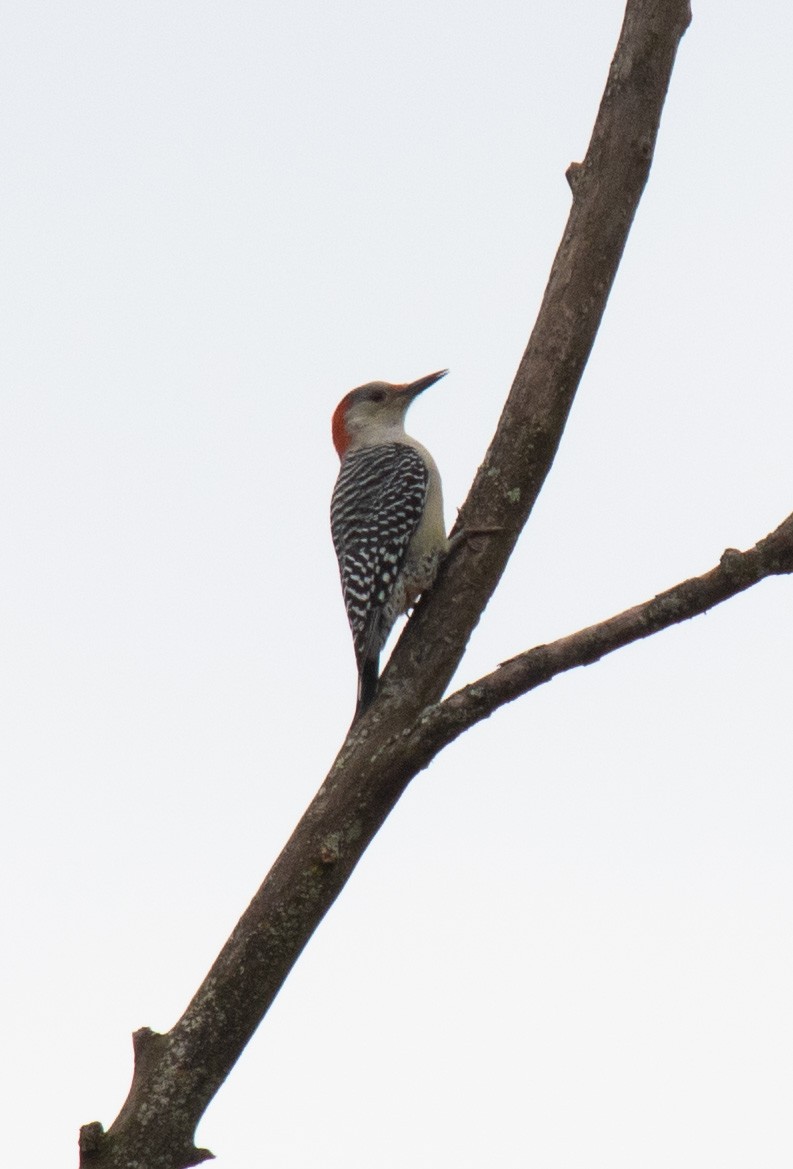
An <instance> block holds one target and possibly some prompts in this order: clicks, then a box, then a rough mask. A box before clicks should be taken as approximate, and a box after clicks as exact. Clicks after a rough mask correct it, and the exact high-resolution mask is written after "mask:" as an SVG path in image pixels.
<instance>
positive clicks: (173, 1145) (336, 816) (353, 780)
mask: <svg viewBox="0 0 793 1169" xmlns="http://www.w3.org/2000/svg"><path fill="white" fill-rule="evenodd" d="M689 19H690V11H689V6H688V0H628V4H627V9H626V14H625V21H624V24H623V28H622V32H621V35H620V39H619V43H618V46H617V51H616V55H615V57H614V61H613V63H612V66H611V70H610V73H609V78H608V82H607V85H606V90H605V93H604V96H603V100H602V102H601V106H600V110H599V112H598V116H597V120H596V123H595V127H594V131H593V135H592V140H591V142H590V146H589V149H588V151H587V154H586V157H585V159H584V161H583V163H582V164H580V165H576V166H574V167H573V168H571V170H570V172H569V175H568V178H569V181H570V185H571V188H572V191H573V207H572V210H571V213H570V218H569V221H568V224H567V227H566V229H565V232H564V236H563V238H562V242H561V244H560V247H559V250H558V253H557V256H556V259H555V261H554V264H553V268H552V271H551V275H550V279H549V282H548V287H547V290H546V293H545V297H544V299H543V303H542V307H541V309H540V314H539V317H538V320H537V324H536V326H535V328H534V331H533V333H532V336H531V339H530V341H529V345H528V348H527V350H526V353H525V354H524V357H523V360H522V361H521V363H520V367H519V369H518V372H517V375H516V377H515V382H514V384H513V387H512V390H511V392H510V395H509V398H508V401H507V404H506V407H505V410H504V414H503V416H502V419H501V422H500V424H499V427H498V430H497V432H496V435H495V438H494V439H493V442H492V444H491V447H490V450H489V451H488V453H487V456H486V458H485V462H484V463H483V465H482V467H481V468H480V470H479V472H478V474H477V477H476V480H475V482H474V485H473V487H472V490H471V493H470V495H469V497H468V500H467V502H466V504H465V505H464V507H463V509H462V512H461V516H460V522H461V524H462V525H463V526H464V527H466V528H468V529H469V530H470V529H477V528H479V529H481V528H491V529H493V528H495V529H498V532H497V533H496V534H494V535H491V536H489V537H486V538H484V539H483V540H475V541H467V542H465V543H464V544H463V546H462V548H461V550H460V551H459V553H457V554H456V555H455V556H454V557H453V558H451V563H450V564H449V565H448V567H447V569H446V571H445V572H444V573H443V574H442V575H441V578H440V579H439V581H438V582H437V583H436V585H435V587H434V588H433V590H432V591H431V593H430V594H429V595H428V597H427V598H426V601H424V602H422V604H421V605H420V606H419V607H418V609H417V611H416V613H415V614H414V616H413V617H412V618H411V620H410V621H409V622H408V626H407V629H406V632H405V635H404V636H403V637H402V638H401V640H400V642H399V645H398V646H397V649H396V651H395V653H394V655H393V656H392V661H391V663H390V664H389V668H388V670H387V672H386V676H385V678H384V681H383V685H382V686H381V693H380V694H379V696H378V699H377V700H376V702H375V703H374V704H373V706H372V707H371V709H370V710H369V711H368V713H367V715H366V716H365V717H364V718H363V719H361V720H360V722H359V723H357V724H356V726H355V729H354V731H353V732H352V733H351V734H350V736H349V737H348V739H347V741H346V743H345V744H344V746H343V747H342V750H341V752H340V754H339V756H338V758H337V760H336V762H335V763H334V765H333V768H332V769H331V772H330V774H329V775H328V777H327V779H326V780H325V782H324V784H323V785H322V787H321V788H320V791H319V792H318V794H317V796H316V797H315V799H314V800H313V802H312V803H311V805H310V807H309V808H308V810H307V811H306V813H305V815H304V816H303V818H302V820H301V821H300V823H299V825H298V826H297V828H296V830H295V832H294V833H293V835H292V837H291V839H290V840H289V842H288V843H287V845H286V847H285V848H284V850H283V852H282V853H281V855H280V856H279V858H278V859H277V861H276V862H275V864H274V865H273V867H272V869H271V871H270V873H269V874H268V876H267V878H266V879H265V881H264V883H263V885H262V887H261V888H260V889H259V891H258V892H257V894H256V896H255V897H254V898H253V901H252V902H251V904H250V906H249V907H248V909H247V910H246V912H245V913H244V914H243V916H242V918H241V919H240V921H239V922H238V924H237V926H236V928H235V929H234V932H233V933H232V935H231V937H230V938H229V941H228V942H227V944H226V945H225V946H224V948H223V950H222V951H221V953H220V955H219V956H218V958H217V960H216V962H215V964H214V965H213V967H212V969H211V970H210V972H209V974H208V975H207V978H206V979H205V981H204V983H203V984H202V986H201V987H200V988H199V990H198V992H197V993H196V995H195V997H194V998H193V1000H192V1002H191V1003H190V1005H189V1006H188V1008H187V1010H186V1011H185V1013H184V1015H183V1016H182V1018H181V1019H180V1020H179V1021H178V1023H176V1025H175V1026H174V1027H173V1028H172V1029H171V1031H169V1032H168V1033H167V1034H165V1035H158V1034H156V1033H154V1032H151V1031H149V1030H148V1029H145V1028H144V1029H143V1030H142V1031H139V1032H137V1033H136V1036H135V1073H134V1076H133V1083H132V1087H131V1089H130V1093H129V1096H128V1098H127V1100H126V1102H125V1104H124V1107H123V1108H122V1110H121V1112H120V1113H119V1116H118V1117H117V1118H116V1120H115V1121H114V1123H113V1125H112V1126H111V1128H110V1130H109V1131H108V1132H107V1133H104V1132H103V1131H102V1129H101V1126H100V1125H98V1124H92V1125H87V1126H85V1128H84V1129H83V1131H82V1134H81V1164H82V1165H83V1166H84V1167H86V1169H88V1167H90V1169H132V1167H133V1166H144V1165H145V1166H146V1169H182V1167H185V1166H189V1165H194V1164H198V1163H199V1162H200V1161H202V1160H205V1159H206V1158H207V1157H208V1156H210V1154H209V1153H208V1152H207V1151H206V1150H201V1149H196V1148H195V1147H194V1143H193V1136H194V1133H195V1128H196V1125H197V1124H198V1121H199V1120H200V1118H201V1116H202V1115H203V1113H204V1110H205V1109H206V1106H207V1104H208V1103H209V1101H210V1100H211V1099H212V1097H213V1096H214V1094H215V1092H216V1091H217V1090H218V1088H219V1087H220V1085H221V1084H222V1083H223V1080H224V1079H225V1078H226V1076H227V1075H228V1073H229V1071H230V1070H231V1068H232V1067H233V1065H234V1063H235V1061H236V1060H237V1059H238V1057H239V1055H240V1053H241V1052H242V1050H243V1048H244V1046H245V1044H246V1043H247V1042H248V1040H249V1039H250V1037H251V1035H252V1034H253V1033H254V1031H255V1030H256V1027H257V1026H258V1025H259V1023H260V1022H261V1020H262V1018H263V1017H264V1014H265V1013H266V1011H267V1009H268V1007H269V1006H270V1003H271V1002H272V1001H273V999H274V998H275V995H276V994H277V993H278V990H279V989H280V987H281V986H282V984H283V982H284V980H285V979H286V977H287V975H288V974H289V971H290V970H291V968H292V966H293V965H294V963H295V962H296V960H297V958H298V957H299V955H300V953H301V951H302V949H303V947H304V946H305V944H306V942H307V941H308V939H309V938H310V937H311V935H312V933H313V932H314V930H315V929H316V928H317V926H318V924H319V922H320V921H321V920H322V918H323V916H324V914H325V913H326V912H327V910H328V909H329V907H330V906H331V905H332V903H333V901H334V900H335V898H336V897H337V896H338V894H339V892H340V891H341V889H342V888H343V886H344V884H345V882H346V881H347V879H348V878H349V876H350V874H351V872H352V871H353V869H354V868H355V865H356V864H357V862H358V860H359V859H360V858H361V856H362V855H363V853H364V851H365V849H366V847H367V845H368V844H369V842H370V841H371V840H372V838H373V836H374V835H375V833H376V832H377V830H378V828H379V827H380V825H381V824H382V823H383V821H384V819H385V818H386V816H387V815H388V813H389V812H390V811H391V809H392V808H393V806H394V805H395V803H396V802H397V800H398V799H399V797H400V795H401V794H402V792H403V791H404V789H405V787H406V786H407V784H408V783H409V782H410V780H411V779H412V778H413V776H414V775H416V773H417V772H418V771H419V770H420V769H421V768H422V767H425V766H426V765H427V762H429V759H430V758H431V755H428V754H427V751H426V749H424V750H422V749H420V748H421V743H420V740H419V741H414V739H413V736H414V735H415V734H416V733H417V726H416V724H417V722H418V724H419V732H418V733H419V734H420V726H421V724H422V722H423V718H424V717H440V716H439V715H437V714H435V715H431V714H430V713H429V712H428V713H426V714H425V715H422V712H423V711H425V708H427V707H431V706H432V704H434V703H437V702H438V699H439V698H440V697H441V695H442V693H443V692H444V690H445V688H446V687H447V686H448V684H449V681H450V679H451V677H452V675H453V673H454V671H455V669H456V667H457V665H458V663H459V661H460V659H461V657H462V655H463V653H464V650H465V646H466V644H467V641H468V638H469V637H470V634H471V631H472V629H473V628H474V626H475V624H476V622H477V621H478V620H479V616H480V615H481V612H482V610H483V608H484V606H485V605H486V604H487V602H488V600H489V598H490V596H491V594H492V592H493V590H494V588H495V587H496V584H497V583H498V580H499V578H500V576H501V574H502V572H503V570H504V567H505V565H506V562H507V560H508V558H509V555H510V553H511V551H512V548H513V547H514V545H515V542H516V540H517V538H518V536H519V534H520V531H521V529H522V527H523V525H524V524H525V522H526V519H527V518H528V516H529V514H530V512H531V509H532V507H533V505H534V502H535V500H536V498H537V495H538V493H539V491H540V489H541V487H542V484H543V482H544V480H545V477H546V475H547V473H548V470H549V469H550V466H551V463H552V461H553V458H554V456H555V453H556V450H557V448H558V445H559V441H560V439H561V435H562V431H563V429H564V425H565V422H566V419H567V416H568V413H569V410H570V406H571V404H572V401H573V397H574V394H575V391H576V389H577V386H578V383H579V380H580V377H581V374H582V372H583V369H584V366H585V365H586V361H587V359H588V357H589V353H590V351H591V348H592V344H593V342H594V338H595V334H596V332H597V328H598V325H599V323H600V319H601V317H602V314H603V311H604V308H605V305H606V300H607V298H608V294H609V291H610V288H611V284H612V282H613V279H614V275H615V273H616V270H617V265H618V263H619V260H620V257H621V255H622V251H623V248H624V246H625V241H626V238H627V235H628V231H629V228H630V225H631V222H632V220H633V216H634V213H635V210H636V207H637V205H638V202H639V199H640V197H641V193H642V190H643V188H644V184H645V182H646V180H647V175H648V173H649V168H650V163H651V160H652V155H653V149H654V146H655V140H656V135H657V132H658V124H659V121H660V116H661V110H662V108H663V102H664V98H665V95H666V91H667V88H668V84H669V79H670V75H671V70H672V66H673V63H674V58H675V54H676V51H677V47H678V43H679V41H680V38H681V36H682V35H683V33H684V31H685V29H686V27H687V24H688V22H689ZM504 668H505V669H506V668H507V667H504ZM504 700H505V701H506V700H507V699H506V698H505V699H504ZM450 704H451V705H450ZM435 709H436V710H439V711H446V710H448V711H453V710H454V696H453V698H452V699H449V700H448V703H444V704H442V705H441V706H440V707H437V708H435ZM482 717H483V716H482ZM474 721H476V720H475V719H474ZM458 733H459V732H458Z"/></svg>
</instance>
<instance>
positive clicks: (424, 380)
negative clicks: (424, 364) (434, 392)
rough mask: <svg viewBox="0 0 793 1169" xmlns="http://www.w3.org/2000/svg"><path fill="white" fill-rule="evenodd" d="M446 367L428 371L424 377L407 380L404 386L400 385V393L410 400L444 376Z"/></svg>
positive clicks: (446, 370) (446, 371)
mask: <svg viewBox="0 0 793 1169" xmlns="http://www.w3.org/2000/svg"><path fill="white" fill-rule="evenodd" d="M448 372H449V371H448V369H439V370H438V372H437V373H428V374H427V375H426V376H425V377H420V378H419V379H418V381H415V382H408V384H407V385H406V386H403V387H402V393H403V394H405V396H406V397H407V398H409V399H410V401H411V402H412V401H413V399H414V398H417V397H418V396H419V394H421V393H423V391H424V390H428V389H429V387H430V386H434V385H435V383H436V382H439V381H440V380H441V378H442V377H446V374H447V373H448Z"/></svg>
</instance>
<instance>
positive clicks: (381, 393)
mask: <svg viewBox="0 0 793 1169" xmlns="http://www.w3.org/2000/svg"><path fill="white" fill-rule="evenodd" d="M369 401H370V402H385V390H372V392H371V394H370V395H369Z"/></svg>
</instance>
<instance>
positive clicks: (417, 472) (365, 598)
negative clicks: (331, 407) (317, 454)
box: [330, 443, 429, 661]
mask: <svg viewBox="0 0 793 1169" xmlns="http://www.w3.org/2000/svg"><path fill="white" fill-rule="evenodd" d="M428 480H429V475H428V471H427V468H426V466H425V464H424V460H423V459H422V458H421V456H420V455H419V454H418V453H417V452H416V451H415V450H414V449H413V448H412V447H410V446H406V445H404V444H403V443H387V444H385V445H383V446H376V447H364V448H362V449H361V450H358V451H354V452H353V453H352V454H349V455H347V456H346V458H345V459H344V461H343V462H342V465H341V470H340V471H339V477H338V479H337V480H336V486H335V488H334V490H333V498H332V500H331V505H330V525H331V532H332V534H333V544H334V547H335V549H336V556H337V557H338V560H339V572H340V575H341V586H342V591H343V593H344V603H345V605H346V607H347V616H348V618H349V621H350V628H351V629H352V635H353V641H354V644H355V652H356V657H357V658H358V660H359V661H361V660H363V659H368V658H373V657H376V656H377V655H378V654H379V652H380V650H381V649H382V648H383V644H384V643H385V640H386V638H387V637H388V634H389V632H390V630H391V626H392V625H393V623H394V621H395V619H396V617H397V616H398V615H399V613H400V612H402V611H403V608H404V605H403V604H402V598H401V597H398V596H396V595H395V592H394V590H395V586H397V583H398V580H399V573H400V570H401V568H402V565H403V564H404V561H405V553H406V552H407V547H408V544H409V543H410V538H411V536H412V535H413V533H414V532H415V531H416V528H417V527H418V524H419V522H420V520H421V516H422V513H423V510H424V503H425V500H426V496H427V484H428ZM400 606H401V607H400Z"/></svg>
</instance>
